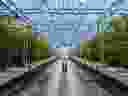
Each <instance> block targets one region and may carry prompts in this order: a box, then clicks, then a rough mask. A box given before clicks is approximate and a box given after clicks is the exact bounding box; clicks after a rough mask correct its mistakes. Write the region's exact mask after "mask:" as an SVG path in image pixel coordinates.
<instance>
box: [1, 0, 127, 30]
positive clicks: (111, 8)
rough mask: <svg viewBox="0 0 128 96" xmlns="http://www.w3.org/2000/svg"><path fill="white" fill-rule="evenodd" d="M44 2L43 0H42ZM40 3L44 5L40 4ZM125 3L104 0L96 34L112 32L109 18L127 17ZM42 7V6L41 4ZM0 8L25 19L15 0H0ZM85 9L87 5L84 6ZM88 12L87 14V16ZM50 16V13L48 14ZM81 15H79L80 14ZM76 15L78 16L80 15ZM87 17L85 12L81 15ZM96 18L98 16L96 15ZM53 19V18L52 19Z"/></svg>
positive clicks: (23, 11)
mask: <svg viewBox="0 0 128 96" xmlns="http://www.w3.org/2000/svg"><path fill="white" fill-rule="evenodd" d="M43 1H45V0H43ZM80 1H81V2H80V5H83V1H86V2H84V3H87V0H80ZM42 3H46V1H45V2H42ZM124 3H126V0H104V9H103V10H104V11H103V13H102V12H101V14H103V15H104V16H102V17H98V18H97V20H96V23H97V24H96V31H97V32H112V18H111V16H117V15H123V16H124V15H127V8H123V7H122V5H123V4H124ZM42 5H43V4H42ZM0 6H1V7H3V8H7V9H8V11H9V14H11V15H14V16H15V15H16V16H24V18H22V19H25V20H26V19H27V20H28V18H26V16H25V14H24V13H25V10H24V9H21V8H17V7H16V0H0ZM85 6H86V9H87V4H85ZM98 11H99V10H95V9H94V13H95V14H98ZM89 12H90V11H89V10H88V14H89ZM2 13H3V14H4V12H1V14H2ZM50 14H51V13H50ZM80 14H81V13H80ZM80 14H78V15H80ZM82 14H85V15H87V12H85V13H82ZM97 16H98V15H97ZM52 18H53V17H52Z"/></svg>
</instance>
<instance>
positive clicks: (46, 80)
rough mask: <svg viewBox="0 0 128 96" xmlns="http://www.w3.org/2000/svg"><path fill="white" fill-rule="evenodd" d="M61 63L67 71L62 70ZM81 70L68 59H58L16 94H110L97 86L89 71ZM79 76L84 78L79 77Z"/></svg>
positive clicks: (73, 95) (29, 95) (83, 95)
mask: <svg viewBox="0 0 128 96" xmlns="http://www.w3.org/2000/svg"><path fill="white" fill-rule="evenodd" d="M63 64H64V66H65V68H67V72H63V70H62V66H63ZM82 72H83V71H82V70H81V69H80V68H78V67H76V65H75V64H74V63H73V62H71V61H70V60H67V61H65V63H64V62H63V61H62V60H58V61H56V62H55V63H54V64H52V65H51V66H49V68H47V69H46V72H45V74H44V75H42V73H41V72H40V73H39V74H38V76H37V77H36V78H35V79H34V80H33V81H32V82H30V83H31V84H29V86H28V87H27V88H26V89H25V90H24V91H22V92H21V95H17V96H111V95H110V94H108V93H107V92H106V91H105V90H104V89H102V88H99V87H98V86H97V84H96V83H95V82H94V81H93V80H94V79H95V77H93V76H91V74H89V72H87V71H85V72H83V73H82ZM80 76H82V77H84V79H83V80H82V79H80ZM89 80H92V81H90V82H89Z"/></svg>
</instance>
